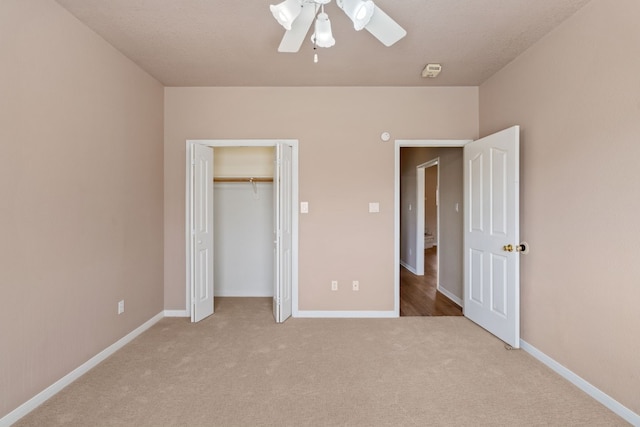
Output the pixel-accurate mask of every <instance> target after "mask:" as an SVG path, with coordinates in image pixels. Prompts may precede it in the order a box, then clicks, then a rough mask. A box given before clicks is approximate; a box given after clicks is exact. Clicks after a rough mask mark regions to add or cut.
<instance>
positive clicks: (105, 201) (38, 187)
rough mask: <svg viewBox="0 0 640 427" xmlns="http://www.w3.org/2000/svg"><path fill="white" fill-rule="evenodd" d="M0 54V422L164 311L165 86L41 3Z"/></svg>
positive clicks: (9, 11)
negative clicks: (121, 308) (122, 310)
mask: <svg viewBox="0 0 640 427" xmlns="http://www.w3.org/2000/svg"><path fill="white" fill-rule="evenodd" d="M0 61H1V62H0V94H1V95H0V200H1V202H0V224H1V225H0V227H1V228H2V233H1V237H0V263H1V265H0V337H1V338H0V384H1V385H0V418H1V417H2V416H4V415H6V414H7V413H9V412H10V411H11V410H13V409H14V408H16V407H17V406H18V405H20V404H22V403H24V402H25V401H27V400H28V399H30V398H31V397H33V396H34V395H36V394H37V393H39V392H41V391H42V390H43V389H45V388H46V387H48V386H49V385H51V384H52V383H54V382H55V381H57V380H59V379H60V378H61V377H63V376H64V375H66V374H68V373H69V372H70V371H72V370H73V369H75V368H77V367H78V366H79V365H81V364H82V363H84V362H86V361H87V360H88V359H89V358H91V357H92V356H94V355H96V354H97V353H99V352H100V351H102V350H103V349H105V348H106V347H107V346H109V345H111V344H113V343H114V342H115V341H117V340H118V339H119V338H121V337H123V336H124V335H126V334H127V333H129V332H130V331H132V330H133V329H135V328H136V327H138V326H139V325H141V324H142V323H144V322H145V321H146V320H148V319H150V318H151V317H152V316H154V315H156V314H158V313H159V312H160V311H161V310H162V308H163V288H162V262H163V260H162V247H163V239H162V233H163V231H162V215H163V214H162V197H163V194H162V128H163V125H162V120H163V116H162V108H163V89H162V86H161V85H160V84H159V83H158V82H156V81H155V80H153V79H152V78H150V77H149V76H148V75H147V74H145V73H144V72H142V71H141V70H140V69H139V68H137V67H136V66H135V65H133V64H132V63H131V62H130V61H129V60H128V59H126V58H125V57H124V56H123V55H121V54H120V53H118V52H116V51H115V50H114V49H113V48H112V47H111V46H110V45H108V44H107V43H106V42H105V41H104V40H102V39H101V38H99V37H98V36H97V35H95V34H94V33H93V32H91V31H89V30H88V29H87V28H86V27H85V26H83V25H81V24H80V23H79V22H78V21H77V20H76V19H75V18H73V17H72V16H71V15H69V14H68V13H67V12H66V11H64V10H63V9H62V8H61V7H60V6H59V5H57V4H56V3H55V2H53V1H49V0H2V1H1V2H0ZM121 299H124V300H125V308H126V311H125V313H124V314H123V315H120V316H118V315H117V310H116V307H117V302H118V301H119V300H121Z"/></svg>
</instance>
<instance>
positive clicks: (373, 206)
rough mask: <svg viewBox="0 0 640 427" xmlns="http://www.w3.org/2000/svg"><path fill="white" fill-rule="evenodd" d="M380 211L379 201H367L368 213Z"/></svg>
mask: <svg viewBox="0 0 640 427" xmlns="http://www.w3.org/2000/svg"><path fill="white" fill-rule="evenodd" d="M378 212H380V203H378V202H371V203H369V213H378Z"/></svg>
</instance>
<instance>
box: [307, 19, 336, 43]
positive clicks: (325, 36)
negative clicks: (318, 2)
mask: <svg viewBox="0 0 640 427" xmlns="http://www.w3.org/2000/svg"><path fill="white" fill-rule="evenodd" d="M311 41H312V42H313V43H314V44H315V45H316V46H318V47H331V46H333V45H334V44H336V39H334V38H333V34H332V33H331V21H329V15H327V14H326V13H324V12H322V13H319V14H318V17H317V18H316V26H315V31H314V33H313V35H312V36H311Z"/></svg>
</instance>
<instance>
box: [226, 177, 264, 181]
mask: <svg viewBox="0 0 640 427" xmlns="http://www.w3.org/2000/svg"><path fill="white" fill-rule="evenodd" d="M213 182H273V178H264V177H263V178H244V177H229V178H223V177H216V178H213Z"/></svg>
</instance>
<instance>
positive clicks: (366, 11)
mask: <svg viewBox="0 0 640 427" xmlns="http://www.w3.org/2000/svg"><path fill="white" fill-rule="evenodd" d="M338 6H340V8H341V9H342V10H344V13H346V14H347V16H348V17H349V18H350V19H351V21H353V28H355V29H356V31H360V30H361V29H363V28H364V27H365V26H366V25H367V24H368V23H369V21H370V20H371V17H372V16H373V12H374V10H375V7H376V6H375V4H373V1H371V0H366V1H363V0H342V1H338Z"/></svg>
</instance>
